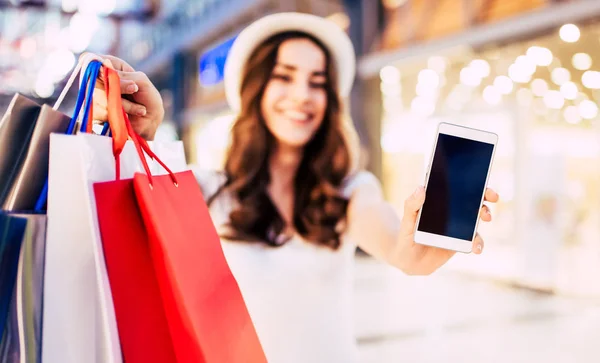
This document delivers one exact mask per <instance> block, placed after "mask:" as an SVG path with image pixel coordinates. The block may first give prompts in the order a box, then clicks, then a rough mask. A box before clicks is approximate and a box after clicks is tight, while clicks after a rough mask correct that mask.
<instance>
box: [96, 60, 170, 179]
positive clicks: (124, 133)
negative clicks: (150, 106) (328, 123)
mask: <svg viewBox="0 0 600 363" xmlns="http://www.w3.org/2000/svg"><path fill="white" fill-rule="evenodd" d="M104 79H105V81H106V89H107V97H108V100H109V102H108V103H109V104H110V105H111V107H109V108H108V120H109V123H110V127H111V131H112V133H113V136H112V137H113V154H114V156H115V162H116V164H117V180H118V179H119V166H118V165H119V161H118V157H119V155H120V153H121V151H122V150H123V148H122V147H121V148H120V149H118V148H116V146H115V145H117V146H118V145H119V144H118V140H121V139H123V138H125V139H127V137H129V139H131V141H132V142H133V144H134V146H135V149H136V151H137V153H138V156H139V157H140V161H141V163H142V166H143V167H144V170H145V171H146V175H147V176H148V184H149V185H150V188H151V189H152V187H153V181H152V173H151V172H150V167H149V166H148V161H147V160H146V157H145V155H148V156H149V157H150V158H151V159H152V160H154V161H157V162H158V163H159V164H160V166H162V167H163V168H164V169H165V170H166V171H167V173H169V175H170V177H171V180H172V181H173V184H174V185H175V186H176V187H177V186H179V184H178V183H177V177H175V174H173V172H172V171H171V169H169V167H168V166H167V165H166V164H165V163H164V162H163V161H162V160H160V158H158V156H156V154H155V153H154V152H153V151H152V150H151V149H150V146H149V145H148V142H146V140H144V139H143V138H142V137H141V136H140V135H139V134H137V133H136V132H135V130H134V129H133V126H131V121H130V120H129V116H128V115H127V113H126V112H125V110H124V109H123V106H122V102H121V94H120V93H121V91H120V89H117V91H114V87H113V86H110V85H111V84H112V85H115V84H117V85H120V83H121V82H120V78H119V74H118V73H117V71H115V70H114V69H111V68H108V67H104ZM123 127H124V129H123Z"/></svg>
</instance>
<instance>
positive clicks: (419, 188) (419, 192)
mask: <svg viewBox="0 0 600 363" xmlns="http://www.w3.org/2000/svg"><path fill="white" fill-rule="evenodd" d="M424 190H425V189H424V188H423V187H421V186H420V187H417V189H415V192H414V193H413V195H414V196H416V197H417V196H419V195H421V194H422V193H423V191H424Z"/></svg>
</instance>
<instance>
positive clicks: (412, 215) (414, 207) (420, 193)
mask: <svg viewBox="0 0 600 363" xmlns="http://www.w3.org/2000/svg"><path fill="white" fill-rule="evenodd" d="M424 202H425V188H424V187H422V186H420V187H418V188H417V189H416V190H415V191H414V193H413V194H412V195H411V196H410V197H408V199H406V201H405V202H404V217H403V218H402V223H403V224H404V227H405V228H408V229H410V230H412V229H413V227H414V225H415V224H416V223H417V217H418V216H419V210H420V209H421V207H422V206H423V203H424Z"/></svg>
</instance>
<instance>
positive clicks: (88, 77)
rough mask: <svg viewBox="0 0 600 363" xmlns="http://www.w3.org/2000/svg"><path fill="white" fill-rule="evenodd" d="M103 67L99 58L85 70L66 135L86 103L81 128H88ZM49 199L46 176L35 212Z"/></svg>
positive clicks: (71, 129) (72, 128) (83, 129)
mask: <svg viewBox="0 0 600 363" xmlns="http://www.w3.org/2000/svg"><path fill="white" fill-rule="evenodd" d="M101 67H102V63H100V62H99V61H97V60H93V61H92V62H90V64H89V65H88V67H87V68H86V70H85V73H84V76H83V80H82V82H81V86H80V87H79V93H78V95H77V103H76V104H75V111H74V113H73V117H71V121H70V122H69V126H68V128H67V131H66V132H65V134H66V135H71V134H73V130H74V129H75V125H76V124H77V118H78V117H79V113H80V112H81V108H82V107H81V106H82V105H83V103H84V101H85V105H84V107H83V108H84V114H83V116H82V122H81V128H80V131H85V130H86V128H87V123H88V122H89V120H88V118H89V117H88V116H89V111H90V107H91V104H92V102H93V100H92V96H93V94H94V88H95V87H96V80H97V79H98V74H99V73H100V68H101ZM47 200H48V179H47V178H46V183H45V184H44V189H42V192H41V193H40V196H39V197H38V200H37V201H36V203H35V209H34V211H35V212H42V211H43V210H44V206H45V205H46V202H47Z"/></svg>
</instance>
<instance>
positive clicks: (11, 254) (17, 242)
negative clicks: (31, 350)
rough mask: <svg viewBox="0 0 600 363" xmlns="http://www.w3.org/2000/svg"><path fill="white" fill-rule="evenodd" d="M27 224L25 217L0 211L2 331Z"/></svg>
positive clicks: (0, 308)
mask: <svg viewBox="0 0 600 363" xmlns="http://www.w3.org/2000/svg"><path fill="white" fill-rule="evenodd" d="M26 224H27V221H26V220H25V219H23V218H18V217H15V216H11V215H9V214H7V213H5V212H0V332H4V330H5V327H6V319H7V317H8V311H9V307H10V304H11V301H12V296H13V291H14V286H15V283H16V279H17V269H18V264H19V253H20V250H21V244H22V243H23V236H24V234H25V227H26Z"/></svg>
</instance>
